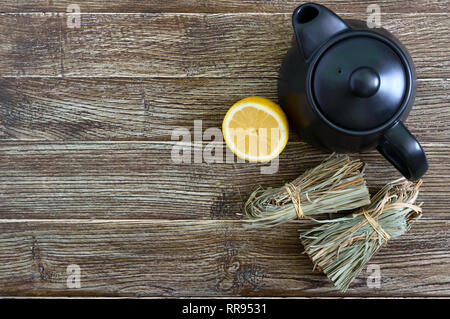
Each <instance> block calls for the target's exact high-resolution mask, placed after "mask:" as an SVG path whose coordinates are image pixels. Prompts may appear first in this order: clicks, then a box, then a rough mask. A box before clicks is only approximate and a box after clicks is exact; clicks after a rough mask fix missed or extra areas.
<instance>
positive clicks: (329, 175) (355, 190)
mask: <svg viewBox="0 0 450 319" xmlns="http://www.w3.org/2000/svg"><path fill="white" fill-rule="evenodd" d="M363 176H364V164H363V163H362V162H360V161H359V160H357V159H355V160H353V159H350V158H349V157H348V156H347V155H334V154H333V155H331V156H330V157H328V158H327V159H326V160H325V161H324V162H322V163H321V164H320V165H318V166H316V167H315V168H313V169H310V170H308V171H306V172H305V173H304V174H303V175H301V176H300V177H298V178H297V179H295V180H294V181H292V182H291V183H288V184H286V185H285V186H283V187H280V188H275V189H273V188H268V189H262V188H259V189H257V190H256V191H254V192H253V193H252V194H251V195H250V197H249V199H248V200H247V202H246V204H245V206H244V211H245V214H246V216H247V218H248V219H249V220H248V223H246V226H247V227H273V226H276V225H279V224H282V223H284V222H287V221H289V220H293V219H296V218H299V219H303V218H308V216H310V215H319V214H326V213H334V212H338V211H343V210H349V209H355V208H358V207H361V206H365V205H367V204H369V203H370V195H369V191H368V189H367V186H366V182H365V180H364V177H363Z"/></svg>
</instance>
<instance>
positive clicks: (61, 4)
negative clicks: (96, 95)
mask: <svg viewBox="0 0 450 319" xmlns="http://www.w3.org/2000/svg"><path fill="white" fill-rule="evenodd" d="M75 2H76V3H77V4H78V5H79V6H80V9H81V11H82V12H107V13H108V12H110V13H148V12H193V13H202V12H203V13H228V12H272V13H277V12H287V13H291V12H292V11H293V10H294V9H295V8H296V7H297V6H298V5H300V4H301V3H302V1H298V0H283V1H279V0H206V1H205V0H203V1H198V0H152V1H140V0H121V1H104V0H83V1H75ZM320 3H321V4H323V5H325V6H329V7H330V8H331V9H332V10H334V11H336V12H338V13H342V12H349V11H351V12H360V13H365V12H366V10H367V6H368V5H370V4H377V5H379V6H380V8H381V10H382V12H386V13H393V12H413V13H421V14H422V13H424V12H427V13H431V12H443V9H444V8H446V7H447V9H448V2H447V1H446V0H427V1H410V0H398V1H390V0H355V1H348V0H323V1H320ZM71 4H74V1H72V0H58V1H48V0H33V1H32V3H30V1H27V0H5V1H2V6H1V11H0V12H67V7H68V6H69V5H71ZM447 11H448V10H447Z"/></svg>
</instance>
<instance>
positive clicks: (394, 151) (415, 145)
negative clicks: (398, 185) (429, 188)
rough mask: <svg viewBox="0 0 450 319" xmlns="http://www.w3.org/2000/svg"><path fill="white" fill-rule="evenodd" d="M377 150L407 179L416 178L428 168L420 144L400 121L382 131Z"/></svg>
mask: <svg viewBox="0 0 450 319" xmlns="http://www.w3.org/2000/svg"><path fill="white" fill-rule="evenodd" d="M377 150H378V152H380V153H381V155H383V156H384V157H385V158H386V159H387V160H388V161H389V162H390V163H391V164H392V165H394V167H395V168H396V169H398V170H399V171H400V173H402V174H403V176H405V177H406V178H407V179H409V180H413V181H415V180H418V179H419V178H421V177H422V176H423V175H424V174H425V172H426V171H427V169H428V160H427V156H426V155H425V152H424V150H423V149H422V146H421V145H420V144H419V142H418V141H417V140H416V138H415V137H414V136H413V135H412V134H411V133H410V132H409V131H408V129H407V128H406V127H405V125H404V124H403V123H402V122H400V121H398V122H396V123H395V124H394V125H393V126H392V127H391V128H390V129H388V130H387V131H386V132H385V133H384V135H383V136H382V138H381V141H380V144H378V146H377Z"/></svg>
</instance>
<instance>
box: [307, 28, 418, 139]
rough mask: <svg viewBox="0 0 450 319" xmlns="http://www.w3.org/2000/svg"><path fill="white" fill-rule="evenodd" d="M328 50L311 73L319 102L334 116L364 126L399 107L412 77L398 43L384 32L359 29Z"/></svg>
mask: <svg viewBox="0 0 450 319" xmlns="http://www.w3.org/2000/svg"><path fill="white" fill-rule="evenodd" d="M324 50H325V51H324V52H323V53H322V54H321V55H319V57H318V60H317V62H316V63H315V68H314V69H313V71H312V73H311V85H312V93H313V97H314V99H315V101H316V104H317V106H318V108H319V109H320V111H321V112H322V113H323V115H324V116H325V117H326V118H327V119H328V120H329V121H330V122H333V123H334V124H335V125H337V126H340V127H342V128H345V129H348V130H354V131H366V130H372V129H375V128H377V127H379V126H381V125H383V124H384V123H386V122H388V121H389V120H390V119H392V118H393V117H394V116H395V114H396V113H397V112H398V111H400V109H401V108H402V105H403V104H404V103H403V101H404V99H405V97H407V95H408V94H407V91H408V90H409V88H408V87H409V85H410V81H409V80H408V79H409V77H408V71H407V69H406V67H407V66H406V65H405V64H404V62H402V58H401V57H400V56H399V53H398V52H399V50H398V49H396V50H394V48H393V47H392V46H391V45H390V44H388V43H387V42H386V41H383V39H381V38H378V37H371V36H368V35H367V34H364V35H362V34H356V35H354V36H350V37H345V38H343V39H341V40H339V41H337V42H335V43H334V44H333V45H331V46H330V47H328V48H327V49H324ZM396 51H397V52H396Z"/></svg>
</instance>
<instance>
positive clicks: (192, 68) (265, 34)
mask: <svg viewBox="0 0 450 319" xmlns="http://www.w3.org/2000/svg"><path fill="white" fill-rule="evenodd" d="M56 17H58V18H59V22H60V24H58V23H57V22H56V21H58V20H57V18H56ZM344 17H345V18H347V19H356V18H359V19H364V15H361V14H356V13H352V14H346V15H344ZM66 18H67V17H66V15H64V14H58V15H57V16H54V15H46V14H2V15H1V19H0V32H1V33H2V34H4V35H5V40H4V41H3V42H2V45H1V46H0V57H2V59H1V60H0V76H4V77H19V76H42V75H55V76H56V75H58V76H66V77H67V76H69V77H74V76H80V77H112V76H114V77H127V76H128V77H226V78H229V77H276V76H277V73H278V68H279V65H280V63H281V61H282V58H283V56H284V55H285V53H286V51H287V49H288V48H289V47H290V43H291V39H292V27H291V22H290V20H291V17H290V14H239V13H238V14H169V13H167V14H120V15H117V14H106V15H105V14H82V15H81V27H80V28H74V29H71V28H68V27H67V26H66ZM18 20H20V23H17V21H18ZM49 21H50V22H51V23H47V22H49ZM52 21H53V22H52ZM384 21H385V22H384V23H383V26H384V27H386V28H387V29H388V30H391V31H392V32H393V33H394V34H395V35H396V36H398V37H399V39H400V40H401V41H403V43H404V44H405V46H406V47H407V48H408V49H409V51H410V53H411V54H412V56H413V58H414V61H415V63H416V66H417V70H418V75H419V78H448V77H449V73H448V66H449V63H450V61H448V59H447V57H448V55H449V50H450V46H449V45H448V44H449V43H450V40H449V38H450V33H449V32H448V30H449V25H448V21H449V19H448V14H446V13H443V14H432V15H427V16H426V18H424V16H423V15H422V14H420V15H419V14H388V13H387V14H385V15H384ZM57 35H59V36H60V37H61V43H58V42H54V39H53V37H56V36H57ZM437 39H438V40H439V41H436V40H437ZM57 52H59V56H58V55H57V54H56V53H57ZM30 53H32V54H30ZM36 61H40V62H42V63H36ZM46 65H50V66H51V67H48V68H45V66H46ZM57 65H60V67H59V69H56V70H55V69H54V68H55V66H57Z"/></svg>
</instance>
